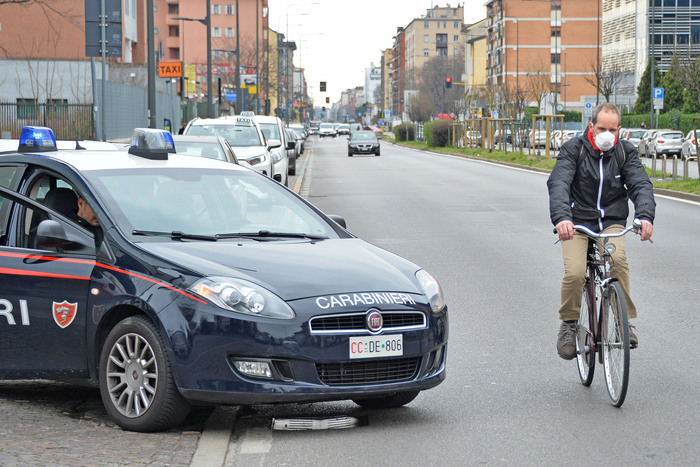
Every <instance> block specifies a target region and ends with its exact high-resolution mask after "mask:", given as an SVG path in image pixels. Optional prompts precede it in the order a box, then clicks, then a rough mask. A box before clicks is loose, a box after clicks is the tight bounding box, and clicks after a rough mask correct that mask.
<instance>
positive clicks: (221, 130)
mask: <svg viewBox="0 0 700 467" xmlns="http://www.w3.org/2000/svg"><path fill="white" fill-rule="evenodd" d="M187 134H188V135H207V136H223V137H224V138H226V140H227V141H228V144H230V145H231V146H238V147H242V146H262V145H263V144H262V141H261V140H260V135H259V134H258V130H257V128H255V127H254V126H252V125H251V126H244V125H234V124H231V125H192V126H190V128H189V129H188V130H187Z"/></svg>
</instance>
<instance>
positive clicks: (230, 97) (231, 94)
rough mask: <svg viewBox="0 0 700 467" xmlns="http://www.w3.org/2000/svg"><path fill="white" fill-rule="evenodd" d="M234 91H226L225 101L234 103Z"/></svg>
mask: <svg viewBox="0 0 700 467" xmlns="http://www.w3.org/2000/svg"><path fill="white" fill-rule="evenodd" d="M236 97H237V96H236V91H226V100H227V101H234V102H235V101H236Z"/></svg>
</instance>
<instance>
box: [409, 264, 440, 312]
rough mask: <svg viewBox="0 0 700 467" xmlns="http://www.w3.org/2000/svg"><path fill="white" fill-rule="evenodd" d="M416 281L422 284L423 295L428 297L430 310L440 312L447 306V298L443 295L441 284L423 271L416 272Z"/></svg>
mask: <svg viewBox="0 0 700 467" xmlns="http://www.w3.org/2000/svg"><path fill="white" fill-rule="evenodd" d="M416 279H418V282H419V283H420V286H421V288H422V289H423V293H424V294H425V295H426V296H427V297H428V301H429V302H430V308H431V309H432V310H433V311H434V312H438V311H440V310H442V309H443V307H444V306H445V297H443V295H442V288H441V287H440V284H438V282H437V281H436V280H435V279H434V278H433V276H431V275H430V274H428V273H427V272H426V271H424V270H423V269H421V270H419V271H418V272H416Z"/></svg>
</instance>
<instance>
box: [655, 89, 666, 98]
mask: <svg viewBox="0 0 700 467" xmlns="http://www.w3.org/2000/svg"><path fill="white" fill-rule="evenodd" d="M663 98H664V88H654V99H663Z"/></svg>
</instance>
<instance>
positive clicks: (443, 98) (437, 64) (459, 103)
mask: <svg viewBox="0 0 700 467" xmlns="http://www.w3.org/2000/svg"><path fill="white" fill-rule="evenodd" d="M462 70H464V59H463V57H462V55H460V56H459V57H446V56H439V57H433V58H431V59H430V60H428V61H427V62H425V64H424V65H423V70H422V71H421V73H420V84H419V88H418V89H420V91H421V92H422V93H424V94H426V95H427V96H428V97H429V98H430V100H431V101H432V103H433V107H434V108H435V109H436V110H437V111H438V112H453V111H455V110H457V111H459V110H461V109H464V107H465V103H464V95H465V89H464V87H463V86H461V85H455V84H453V85H452V87H451V88H449V89H447V88H446V87H445V78H446V77H448V76H449V77H451V78H452V81H453V82H454V81H456V80H455V78H456V77H458V76H461V74H462Z"/></svg>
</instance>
